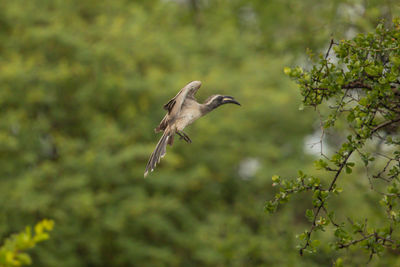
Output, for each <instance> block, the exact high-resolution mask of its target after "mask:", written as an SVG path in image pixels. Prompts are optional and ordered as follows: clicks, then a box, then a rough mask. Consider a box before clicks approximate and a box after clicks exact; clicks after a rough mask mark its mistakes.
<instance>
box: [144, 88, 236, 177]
mask: <svg viewBox="0 0 400 267" xmlns="http://www.w3.org/2000/svg"><path fill="white" fill-rule="evenodd" d="M200 86H201V81H192V82H190V83H188V84H187V85H186V86H185V87H183V88H182V89H181V90H180V91H179V93H178V94H177V95H176V96H175V97H174V98H172V99H171V100H170V101H168V103H167V104H165V105H164V109H165V110H166V111H167V114H166V115H165V116H164V118H163V119H162V120H161V122H160V124H159V125H158V126H157V128H155V129H154V131H155V132H156V133H158V132H161V131H163V135H162V136H161V138H160V140H159V141H158V143H157V146H156V148H155V149H154V151H153V153H152V154H151V156H150V159H149V161H148V162H147V165H146V169H145V172H144V177H145V178H146V176H147V175H148V173H149V172H150V171H153V170H154V168H155V167H156V165H157V164H158V163H159V162H160V160H161V158H162V157H164V156H165V153H166V149H167V144H168V145H170V146H172V144H173V143H174V136H175V134H178V135H179V136H180V139H183V140H184V141H186V142H187V143H192V140H191V139H190V138H189V136H188V135H187V134H186V133H185V132H184V131H183V130H184V129H185V127H186V126H188V125H190V124H192V123H193V122H195V121H196V120H197V119H199V118H201V117H203V116H204V115H206V114H207V113H209V112H211V111H213V110H214V109H216V108H217V107H219V106H221V105H223V104H228V103H231V104H236V105H239V106H240V103H239V102H238V101H236V100H235V99H234V98H233V97H232V96H227V95H211V96H210V97H208V98H207V99H206V100H205V101H204V103H203V104H201V103H199V102H197V100H196V98H195V94H196V93H197V91H198V90H199V88H200Z"/></svg>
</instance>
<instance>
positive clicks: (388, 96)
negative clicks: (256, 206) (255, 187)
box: [266, 19, 400, 264]
mask: <svg viewBox="0 0 400 267" xmlns="http://www.w3.org/2000/svg"><path fill="white" fill-rule="evenodd" d="M332 50H333V51H334V56H331V53H332V52H333V51H332ZM399 59H400V20H398V19H396V20H394V22H393V25H391V26H390V27H389V28H386V27H384V26H383V24H379V25H378V26H377V27H376V30H375V31H374V32H371V33H368V34H359V35H357V36H356V37H355V38H353V39H352V40H342V41H340V42H338V43H337V42H335V41H334V40H332V41H331V43H330V46H329V48H328V51H327V52H326V54H321V55H320V56H319V57H318V59H317V62H316V63H315V64H314V65H313V67H312V68H311V70H309V71H304V70H303V69H302V68H300V67H296V68H292V69H291V68H285V69H284V72H285V73H286V74H287V75H289V76H291V77H292V78H293V79H295V80H296V82H297V83H298V85H299V86H300V89H301V94H302V96H303V97H304V99H303V103H304V105H305V106H311V107H314V108H315V109H317V108H318V110H320V112H323V113H325V114H326V119H324V120H323V121H321V125H322V127H323V131H324V133H325V131H327V130H328V129H329V128H336V129H339V130H341V131H342V132H344V133H345V135H347V138H346V140H345V141H344V142H343V143H342V144H341V147H340V148H339V149H338V150H337V151H336V152H335V153H333V154H332V155H331V156H326V155H325V154H324V153H322V150H321V157H322V158H321V159H319V160H317V161H316V162H315V167H316V169H317V170H323V171H326V172H327V173H331V175H330V176H329V177H330V178H329V179H328V180H325V181H322V180H321V179H319V178H317V177H313V176H311V175H307V174H303V173H302V172H300V173H299V176H298V178H297V179H295V180H285V179H276V176H275V177H273V178H272V180H273V182H274V183H275V185H278V186H279V190H280V192H279V193H278V194H277V195H276V196H275V198H274V199H273V200H271V201H269V202H268V203H267V205H266V210H267V211H269V212H270V211H274V210H276V208H277V206H278V205H279V204H281V203H284V202H286V201H287V200H288V198H289V197H290V196H291V195H293V194H295V193H299V192H303V191H310V192H312V206H313V208H312V209H307V211H306V217H307V219H308V220H309V221H310V222H311V227H310V228H309V230H306V231H305V232H304V233H303V234H301V235H299V238H300V240H301V241H302V244H301V246H300V247H299V249H300V254H303V253H304V252H315V251H316V247H317V245H316V242H317V241H318V239H317V238H313V235H315V234H316V232H319V231H327V230H328V229H327V227H330V231H333V234H334V236H335V238H336V240H335V241H334V242H333V243H332V247H333V248H335V249H343V248H348V247H352V246H357V247H358V248H360V249H363V250H366V251H367V252H368V253H369V257H370V259H372V257H373V256H374V255H376V254H378V255H379V254H381V253H382V252H384V251H385V250H391V251H397V252H398V251H399V250H400V232H399V231H398V228H399V222H400V220H399V216H398V214H399V212H400V210H399V207H398V204H399V201H400V194H399V190H398V186H399V185H398V184H399V182H400V171H399V167H400V165H399V162H400V142H399V135H398V128H399V125H400V123H399V122H400V109H399V107H400V60H399ZM321 105H325V106H329V108H328V109H326V108H325V109H324V106H322V107H320V106H321ZM321 145H322V141H321ZM383 145H384V148H382V146H383ZM357 156H358V157H357ZM350 158H352V160H353V161H355V162H350ZM356 162H358V163H357V164H356ZM359 164H361V165H364V166H365V169H366V173H365V176H366V177H367V178H368V181H369V183H370V189H371V190H372V192H371V194H378V195H379V196H382V199H381V200H380V202H379V203H380V204H381V205H382V208H383V209H384V211H385V214H386V216H384V215H383V214H382V216H380V218H381V222H380V223H378V224H368V223H367V222H368V219H367V218H365V219H363V218H362V217H361V218H360V217H356V218H355V220H354V221H353V220H352V219H350V218H349V217H348V218H347V220H344V221H337V220H336V218H335V217H337V216H340V213H341V211H340V210H338V209H335V208H332V207H330V204H329V203H330V202H332V201H331V200H332V198H333V196H334V195H335V194H340V193H341V192H342V189H339V188H338V186H337V185H338V183H339V180H340V178H341V176H344V174H343V173H344V172H345V173H346V174H352V173H353V172H354V169H355V168H357V167H358V165H359ZM371 165H372V166H371ZM357 172H358V173H359V171H357ZM371 173H372V174H371ZM359 175H360V176H361V174H359ZM342 179H344V177H343V178H342ZM344 190H346V188H344ZM337 264H338V263H337Z"/></svg>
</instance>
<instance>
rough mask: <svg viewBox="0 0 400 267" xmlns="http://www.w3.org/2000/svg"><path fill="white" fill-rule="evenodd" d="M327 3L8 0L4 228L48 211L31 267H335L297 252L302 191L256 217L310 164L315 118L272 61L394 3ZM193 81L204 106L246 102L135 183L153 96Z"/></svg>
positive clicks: (155, 110)
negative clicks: (216, 100) (215, 97)
mask: <svg viewBox="0 0 400 267" xmlns="http://www.w3.org/2000/svg"><path fill="white" fill-rule="evenodd" d="M326 2H327V1H317V0H305V1H298V0H270V1H265V0H250V1H249V0H219V1H199V0H179V1H178V0H177V1H175V0H168V1H167V0H130V1H126V0H114V1H94V0H86V1H81V0H70V1H48V0H31V1H22V0H14V1H1V2H0V118H1V119H0V159H1V160H0V203H1V214H0V234H1V235H2V236H6V235H8V233H11V232H16V231H18V230H19V229H22V227H24V226H25V225H26V224H32V223H34V222H36V221H37V220H38V218H45V217H51V218H52V219H54V220H55V221H56V222H57V231H54V233H52V238H51V239H50V240H48V241H47V242H44V243H43V244H42V245H41V246H38V247H36V248H35V249H34V250H33V251H32V253H31V255H32V259H33V262H34V263H35V266H56V267H70V266H73V267H86V266H107V267H108V266H144V267H145V266H151V267H153V266H307V267H308V266H320V265H322V266H327V265H329V264H330V263H331V255H330V254H329V253H324V252H321V253H319V254H318V255H314V256H310V257H308V258H302V259H301V260H300V259H299V256H298V253H297V252H296V251H295V250H293V248H294V247H295V244H296V240H295V239H294V238H293V236H294V235H295V233H297V232H300V231H302V230H303V229H304V227H305V225H307V220H306V218H304V216H303V214H300V215H299V212H298V211H299V210H304V209H306V205H307V201H306V200H305V199H298V198H295V197H293V198H292V199H293V200H295V205H294V206H289V207H288V208H286V209H279V210H278V213H277V216H276V217H274V218H271V217H267V216H265V215H264V214H263V212H262V210H263V202H264V200H265V198H266V196H270V195H272V194H273V192H274V188H273V187H271V183H270V177H271V176H272V175H273V174H274V173H279V174H281V176H282V177H285V176H289V175H293V174H294V173H295V171H296V170H297V169H300V168H304V169H305V171H304V172H305V173H306V172H308V170H307V169H309V168H311V166H309V165H311V164H310V162H311V161H312V159H313V156H312V155H307V154H304V142H303V140H304V139H305V137H306V136H308V135H309V134H310V133H312V131H313V121H314V118H313V117H312V114H313V113H312V112H308V111H304V112H303V113H302V114H304V117H302V118H301V119H299V114H298V103H299V102H300V97H299V96H298V94H297V89H296V86H295V85H294V84H293V83H291V82H290V80H289V79H288V78H287V77H285V76H284V74H283V73H282V71H281V70H282V68H283V67H284V66H285V65H288V64H292V63H293V62H299V61H300V62H302V61H303V60H302V54H303V52H304V50H305V48H306V47H309V48H310V49H313V50H318V49H320V48H321V47H322V46H323V45H325V42H326V39H327V38H329V36H330V35H331V34H332V33H334V34H336V35H339V36H342V35H343V34H347V33H349V34H351V32H360V31H361V32H362V31H365V30H366V29H370V27H371V25H374V22H375V21H376V19H377V18H380V17H385V16H388V15H390V14H389V13H388V11H390V12H391V13H393V14H395V12H396V10H398V9H396V6H395V5H394V4H392V3H391V2H385V3H382V1H380V0H371V1H365V2H364V1H348V0H335V1H329V3H326ZM360 6H361V7H362V8H363V12H358V8H359V7H360ZM349 10H350V11H354V12H353V13H347V12H348V11H349ZM350 15H351V16H350ZM348 25H351V26H348ZM191 80H201V81H202V82H203V86H202V88H201V89H200V90H199V92H198V95H197V96H198V99H199V101H202V100H204V99H206V98H207V97H208V96H209V95H211V94H215V93H221V94H227V95H232V96H234V97H235V98H236V99H238V100H239V101H240V103H242V107H241V108H240V109H236V108H233V107H229V106H223V107H221V108H219V109H218V110H216V111H215V112H213V113H211V114H209V115H207V116H206V117H205V118H203V119H201V120H199V121H198V122H196V123H195V124H194V125H191V126H190V127H188V129H187V134H188V135H189V136H190V138H191V139H192V140H193V143H192V144H190V145H187V144H186V143H184V142H182V141H180V140H179V138H177V139H176V141H175V143H174V146H173V147H168V149H167V155H166V157H165V158H164V159H163V161H162V162H161V164H160V165H159V166H158V167H157V170H156V171H155V172H153V173H152V174H151V175H150V176H149V177H148V179H146V180H144V179H143V171H144V168H145V165H146V162H147V160H148V157H149V155H150V153H151V152H152V150H153V149H154V147H155V145H156V143H157V141H158V138H159V137H160V135H156V134H154V131H153V129H154V127H156V126H157V124H158V123H159V122H160V120H161V118H162V116H163V115H164V114H165V113H164V112H165V111H164V110H163V109H162V105H163V104H165V102H166V101H168V100H169V99H170V98H171V97H173V96H174V95H175V94H176V93H177V91H178V90H179V89H180V88H182V86H183V85H185V84H186V83H187V82H189V81H191ZM371 156H373V155H371ZM306 170H307V171H306ZM354 173H355V170H354V168H353V174H354ZM315 177H317V176H315ZM307 179H308V177H307ZM316 182H317V181H315V182H313V183H316ZM277 183H278V181H277ZM304 183H305V184H307V183H308V181H306V180H305V182H304ZM363 202H365V201H363V199H361V198H360V199H358V201H357V203H363ZM321 244H322V245H323V244H324V242H321ZM356 256H357V255H356ZM391 259H396V257H394V256H392V257H388V260H391Z"/></svg>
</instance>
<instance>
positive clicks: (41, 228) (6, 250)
mask: <svg viewBox="0 0 400 267" xmlns="http://www.w3.org/2000/svg"><path fill="white" fill-rule="evenodd" d="M53 226H54V222H53V221H52V220H46V219H44V220H42V221H40V222H38V223H37V224H36V225H35V227H34V230H33V231H32V228H31V227H30V226H27V227H26V228H25V231H22V232H20V233H18V234H13V235H12V236H11V237H9V238H7V239H6V240H5V241H4V244H2V245H1V247H0V266H1V267H16V266H22V265H30V264H32V259H31V257H30V256H29V254H28V253H27V251H28V250H29V249H31V248H33V247H35V246H36V244H37V243H40V242H42V241H45V240H47V239H49V234H48V232H49V231H51V230H53Z"/></svg>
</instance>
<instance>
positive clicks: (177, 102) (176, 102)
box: [154, 81, 201, 133]
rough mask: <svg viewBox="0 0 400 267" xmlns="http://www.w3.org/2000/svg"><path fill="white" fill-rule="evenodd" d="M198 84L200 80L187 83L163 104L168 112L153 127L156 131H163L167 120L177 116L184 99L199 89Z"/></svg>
mask: <svg viewBox="0 0 400 267" xmlns="http://www.w3.org/2000/svg"><path fill="white" fill-rule="evenodd" d="M200 86H201V82H200V81H193V82H190V83H188V84H187V85H186V86H185V87H183V88H182V89H181V90H180V91H179V93H178V94H177V95H176V96H175V97H174V98H172V99H171V100H170V101H168V103H167V104H165V105H164V109H165V110H166V111H168V113H167V114H166V115H165V116H164V118H163V119H162V121H161V122H160V124H159V125H158V126H157V128H155V129H154V131H155V132H156V133H158V132H160V131H164V130H165V129H166V128H167V126H168V122H169V121H171V120H172V119H173V118H175V116H177V115H178V114H179V113H180V112H181V108H182V105H183V103H184V102H185V100H186V99H187V98H192V99H194V95H195V94H196V93H197V90H199V88H200Z"/></svg>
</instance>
